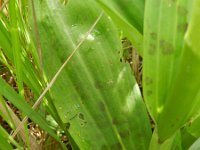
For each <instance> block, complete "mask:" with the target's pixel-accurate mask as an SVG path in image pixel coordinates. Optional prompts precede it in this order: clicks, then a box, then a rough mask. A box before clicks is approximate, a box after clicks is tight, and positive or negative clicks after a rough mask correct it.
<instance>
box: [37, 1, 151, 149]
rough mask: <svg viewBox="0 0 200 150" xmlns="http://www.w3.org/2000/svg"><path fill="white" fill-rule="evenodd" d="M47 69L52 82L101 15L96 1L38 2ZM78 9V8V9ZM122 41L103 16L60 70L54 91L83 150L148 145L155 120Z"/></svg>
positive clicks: (64, 117)
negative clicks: (123, 53)
mask: <svg viewBox="0 0 200 150" xmlns="http://www.w3.org/2000/svg"><path fill="white" fill-rule="evenodd" d="M35 6H36V12H37V14H36V15H37V19H38V20H37V22H38V29H39V33H40V39H41V44H42V56H43V64H44V72H45V74H46V76H47V80H48V81H50V80H51V79H52V77H53V76H54V75H55V73H56V72H57V70H58V69H59V67H60V66H61V65H62V64H63V62H64V61H65V60H66V59H67V57H68V56H69V55H70V53H71V52H72V51H73V49H74V48H75V47H76V45H78V43H79V41H80V40H81V39H82V38H83V36H84V34H85V33H86V32H87V31H88V29H89V28H90V27H91V26H92V24H93V23H94V21H95V20H96V18H97V17H98V16H99V14H100V9H99V7H98V6H97V5H96V4H95V2H93V1H91V0H87V1H84V2H83V1H80V0H73V1H69V2H68V3H67V5H66V6H64V5H61V4H60V2H59V1H55V0H43V1H35ZM74 10H76V11H74ZM120 49H121V42H120V39H119V37H118V32H117V29H116V28H115V26H114V25H113V24H112V22H111V20H110V19H109V18H108V16H106V15H104V16H103V17H102V18H101V20H100V22H99V23H98V24H97V26H96V27H95V29H94V30H93V31H92V33H90V34H89V35H88V37H87V39H86V40H85V41H84V44H83V45H82V47H81V48H80V49H79V50H78V51H77V53H76V54H75V55H74V57H73V58H72V59H71V60H70V62H69V63H68V64H67V66H66V68H64V70H63V71H62V72H61V74H60V76H59V77H58V79H57V81H56V82H55V84H54V85H53V87H52V88H51V89H50V95H51V96H52V98H53V103H54V104H55V107H56V109H57V111H58V114H59V116H60V117H61V119H62V121H63V123H64V124H66V128H69V133H70V135H71V137H72V138H73V139H74V141H75V142H76V144H77V145H78V146H79V148H80V149H147V148H148V145H149V141H150V137H151V130H150V124H149V122H148V116H147V112H146V110H145V107H144V104H143V101H142V98H141V95H140V92H139V88H138V86H137V84H136V82H135V80H134V78H133V75H132V72H131V69H130V67H129V66H128V65H126V64H122V63H120V61H119V59H120V57H119V54H118V51H119V50H120Z"/></svg>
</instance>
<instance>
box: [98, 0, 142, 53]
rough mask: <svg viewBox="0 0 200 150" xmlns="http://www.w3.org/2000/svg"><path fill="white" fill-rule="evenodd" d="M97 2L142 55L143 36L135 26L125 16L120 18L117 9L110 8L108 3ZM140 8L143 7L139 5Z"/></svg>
mask: <svg viewBox="0 0 200 150" xmlns="http://www.w3.org/2000/svg"><path fill="white" fill-rule="evenodd" d="M97 2H98V3H99V4H100V6H101V7H102V8H103V9H104V10H105V12H106V13H108V15H110V16H111V18H112V20H113V21H114V22H115V24H116V25H117V26H118V27H119V28H121V29H122V30H123V33H124V35H125V36H127V37H128V38H129V39H130V41H131V42H132V44H133V45H134V47H135V48H136V49H137V50H138V52H139V54H140V55H142V50H143V36H142V34H141V33H140V31H138V30H137V29H136V28H135V26H133V25H132V24H131V23H130V22H129V20H127V19H126V16H121V14H120V11H119V9H116V8H112V4H109V3H107V1H102V0H97ZM141 2H142V1H141ZM131 4H132V3H131ZM142 6H143V5H141V8H142ZM124 12H125V11H124ZM133 17H134V16H133ZM134 18H135V17H134ZM141 32H142V31H141Z"/></svg>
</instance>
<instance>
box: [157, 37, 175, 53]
mask: <svg viewBox="0 0 200 150" xmlns="http://www.w3.org/2000/svg"><path fill="white" fill-rule="evenodd" d="M160 48H161V49H162V54H163V55H170V54H172V53H173V51H174V48H173V45H172V44H171V43H170V42H167V41H165V40H160Z"/></svg>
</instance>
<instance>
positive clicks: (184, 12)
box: [178, 5, 188, 16]
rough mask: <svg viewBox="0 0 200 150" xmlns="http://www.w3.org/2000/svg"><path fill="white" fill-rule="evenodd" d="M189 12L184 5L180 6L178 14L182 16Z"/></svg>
mask: <svg viewBox="0 0 200 150" xmlns="http://www.w3.org/2000/svg"><path fill="white" fill-rule="evenodd" d="M187 13H188V11H187V9H186V8H185V7H184V6H180V5H179V6H178V14H179V15H180V16H186V15H187Z"/></svg>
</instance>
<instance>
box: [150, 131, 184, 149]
mask: <svg viewBox="0 0 200 150" xmlns="http://www.w3.org/2000/svg"><path fill="white" fill-rule="evenodd" d="M149 150H182V148H181V136H180V132H177V133H175V134H174V135H173V136H172V137H170V138H169V139H167V140H166V141H165V142H163V143H162V142H161V141H160V140H159V137H158V134H157V131H156V130H154V133H153V135H152V138H151V143H150V146H149Z"/></svg>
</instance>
